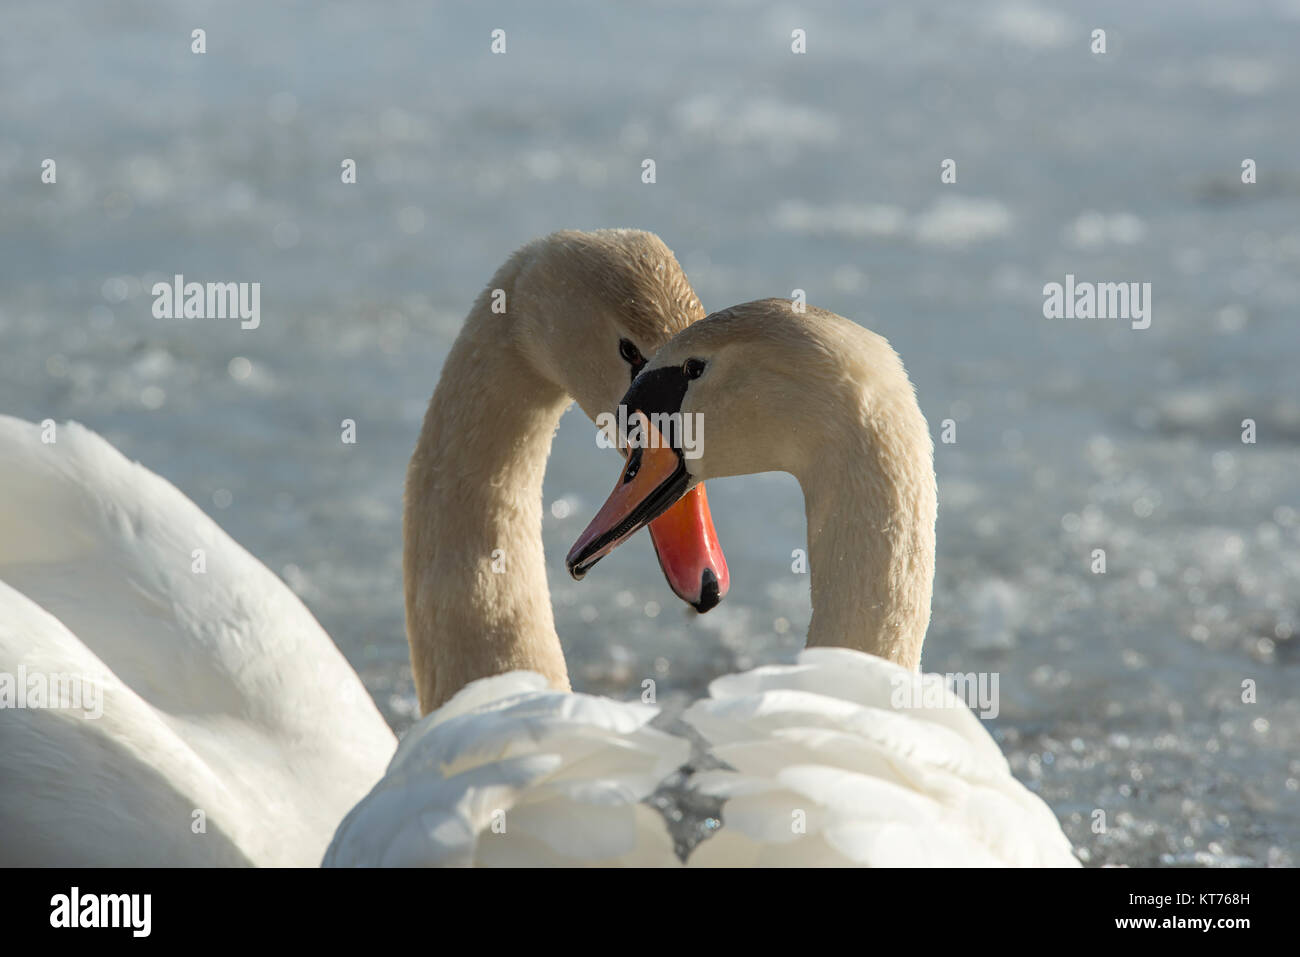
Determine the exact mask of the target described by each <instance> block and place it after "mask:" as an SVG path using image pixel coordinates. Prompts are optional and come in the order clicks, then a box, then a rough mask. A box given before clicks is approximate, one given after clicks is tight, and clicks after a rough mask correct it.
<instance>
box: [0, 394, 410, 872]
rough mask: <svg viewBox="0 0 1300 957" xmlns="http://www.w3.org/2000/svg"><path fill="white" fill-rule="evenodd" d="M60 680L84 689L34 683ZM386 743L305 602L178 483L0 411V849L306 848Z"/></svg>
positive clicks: (83, 439)
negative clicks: (62, 694)
mask: <svg viewBox="0 0 1300 957" xmlns="http://www.w3.org/2000/svg"><path fill="white" fill-rule="evenodd" d="M196 553H198V554H196ZM204 567H206V570H205V571H199V569H203V568H204ZM51 681H57V682H59V683H61V684H63V686H64V687H65V688H66V689H67V692H68V695H69V698H68V699H64V700H62V701H60V702H59V704H68V703H70V700H75V699H72V697H71V696H72V695H76V696H77V697H79V698H80V701H79V702H78V703H79V704H80V705H81V707H78V708H75V709H73V708H67V707H52V706H51V705H54V704H55V702H53V701H49V700H44V701H41V702H40V704H41V705H43V706H39V707H38V706H35V705H36V704H37V702H35V701H32V700H28V701H25V702H24V701H23V700H22V699H23V698H24V697H26V696H27V693H28V692H29V691H36V690H38V689H41V688H43V687H45V686H47V685H48V684H49V683H50V682H51ZM18 683H21V685H22V690H21V697H20V692H19V689H18V688H17V687H15V685H16V684H18ZM6 691H7V692H8V694H9V698H8V700H6V698H5V693H6ZM96 696H100V697H98V698H96ZM92 702H93V703H92ZM24 703H25V704H27V705H28V706H27V707H17V706H16V705H21V704H24ZM88 705H89V706H88ZM96 711H100V712H102V713H101V714H100V715H99V716H98V717H95V716H94V713H95V712H96ZM88 715H90V716H88ZM395 744H396V740H395V738H394V737H393V733H392V731H390V730H389V729H388V726H387V724H385V723H384V720H383V718H382V717H380V714H379V711H378V710H377V709H376V708H375V705H374V703H373V702H372V701H371V700H370V696H369V695H368V694H367V693H366V690H365V688H364V687H363V686H362V684H361V681H360V680H359V679H358V678H357V676H356V673H355V672H354V671H353V670H352V669H351V668H350V667H349V666H348V663H347V661H346V660H345V659H344V658H343V656H342V655H341V654H340V653H339V651H338V649H337V648H336V647H335V646H334V643H333V642H332V641H330V638H329V636H328V635H327V634H325V632H324V631H323V630H322V629H321V627H320V625H318V624H317V623H316V620H315V619H314V618H313V617H312V616H311V613H310V612H308V611H307V609H306V608H305V607H304V606H303V604H302V602H300V601H299V600H298V599H297V597H296V596H295V595H294V594H293V592H291V591H290V590H289V589H288V588H286V587H285V586H284V584H283V583H282V582H280V580H279V579H278V578H276V577H275V575H273V574H272V573H271V572H270V571H269V570H268V569H267V568H266V567H265V566H264V565H263V564H262V563H261V562H259V561H258V560H257V559H255V558H254V557H253V556H252V555H250V554H249V553H248V552H246V551H245V550H244V549H242V548H241V547H240V546H239V545H238V544H236V543H235V542H234V540H233V539H231V538H230V536H228V535H227V534H226V533H225V532H223V531H222V530H221V529H220V528H219V527H218V526H217V525H216V523H215V522H213V521H212V520H211V519H209V518H208V517H207V516H206V515H205V514H204V513H203V512H202V511H201V510H200V509H199V508H198V506H196V505H195V504H194V503H193V502H191V501H190V500H189V499H187V498H186V497H185V496H184V495H182V494H181V492H180V491H179V490H177V489H176V488H175V486H173V485H171V484H170V483H169V482H167V481H166V480H164V479H162V478H160V477H159V476H157V475H155V474H154V473H152V472H150V471H149V470H148V469H146V468H144V467H143V466H141V465H138V464H135V463H132V462H129V461H127V459H126V458H124V457H123V456H122V455H121V453H119V452H118V451H117V450H116V449H114V448H113V447H112V446H111V445H109V444H108V443H107V442H105V441H104V440H103V439H102V438H100V437H99V436H97V435H95V434H94V433H93V432H90V431H89V430H87V429H84V428H82V427H81V426H79V425H76V424H74V423H67V424H63V425H59V426H57V427H56V426H54V424H53V423H48V425H47V426H45V427H42V426H38V425H33V424H29V423H27V422H22V421H20V420H18V419H13V418H10V417H7V416H5V417H0V834H3V835H4V839H3V841H0V864H5V865H95V866H136V865H226V864H268V865H277V864H307V863H312V862H313V856H314V855H318V854H319V853H320V852H321V850H322V849H323V848H324V846H325V844H326V843H327V842H328V840H329V835H330V833H331V830H332V829H333V827H334V826H335V825H336V823H337V821H338V820H339V819H340V818H341V817H342V815H343V814H344V813H345V812H346V810H347V808H348V807H349V806H350V805H351V804H352V803H354V802H355V801H356V800H357V798H358V797H360V796H361V795H362V794H364V793H365V791H366V788H367V787H369V786H370V785H371V784H372V783H373V782H374V781H375V779H376V778H377V777H378V776H379V775H380V774H382V773H383V769H384V764H385V762H386V761H387V760H388V758H389V756H390V755H391V754H392V752H393V748H394V746H395Z"/></svg>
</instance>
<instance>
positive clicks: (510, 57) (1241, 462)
mask: <svg viewBox="0 0 1300 957" xmlns="http://www.w3.org/2000/svg"><path fill="white" fill-rule="evenodd" d="M546 6H547V11H546V12H545V13H543V12H542V11H541V10H540V7H541V5H540V4H534V3H528V2H521V3H517V4H504V5H489V4H475V5H472V6H471V5H469V4H465V5H459V4H446V5H441V6H439V7H437V8H435V9H430V5H428V4H423V3H418V4H417V3H391V4H382V5H376V4H351V5H342V4H321V3H284V4H276V5H269V4H261V3H253V2H226V3H221V4H215V3H213V4H167V5H165V9H163V5H155V4H146V3H129V2H119V3H110V4H91V3H59V2H52V0H47V2H42V3H10V4H6V6H5V9H4V12H3V14H0V23H2V26H3V29H0V342H3V348H2V349H0V410H3V411H4V412H8V413H13V414H17V415H20V416H23V417H26V418H28V419H34V420H39V419H43V418H46V417H52V418H56V419H63V418H75V419H78V420H80V421H82V422H84V423H86V424H87V425H89V426H91V427H92V428H94V429H96V430H98V431H100V432H102V433H104V434H105V435H106V436H107V437H108V438H109V439H110V440H111V441H113V442H114V443H115V444H116V445H117V446H118V447H119V448H121V449H123V450H124V451H125V452H126V453H127V454H128V455H130V456H132V457H135V458H138V459H139V460H140V461H142V462H144V463H145V464H146V465H148V466H149V467H150V468H152V469H154V470H155V471H157V472H159V473H161V474H162V475H164V476H166V477H167V478H169V479H170V480H172V481H173V482H175V483H176V484H177V485H178V486H179V487H180V488H181V489H182V490H183V491H185V492H186V493H187V494H188V495H190V496H191V497H192V498H194V499H195V501H197V502H199V503H200V504H201V505H202V506H203V507H204V508H205V509H207V511H208V512H209V513H210V514H211V515H212V516H213V517H214V518H215V519H216V520H217V521H218V522H220V523H221V524H222V525H223V526H224V527H225V528H226V529H227V530H228V531H230V532H231V534H233V535H234V536H235V538H236V539H237V540H239V541H240V542H242V543H243V544H244V545H245V546H246V547H248V548H249V549H250V550H251V551H252V552H253V553H254V554H256V555H257V556H259V557H260V558H261V559H262V560H264V561H265V562H266V563H267V564H268V565H269V566H270V567H271V568H272V569H274V570H276V571H277V572H278V573H279V574H281V575H282V576H283V578H284V579H285V581H286V582H288V584H289V585H290V586H291V587H293V588H294V589H295V590H296V591H297V592H298V593H299V594H300V595H301V596H302V597H303V599H304V600H305V601H306V602H307V604H308V605H309V607H310V608H311V609H312V611H313V612H314V613H315V614H316V615H317V616H318V617H319V618H320V620H321V621H322V623H323V624H324V625H325V627H326V628H327V629H328V631H329V632H330V634H331V635H333V636H334V638H335V640H336V641H337V642H338V643H339V645H340V646H341V647H342V648H343V650H344V651H345V652H346V654H347V655H348V657H349V658H350V660H351V661H352V662H353V663H354V664H355V665H356V667H357V668H358V669H359V671H360V673H361V675H362V676H363V678H364V680H365V682H366V685H367V687H368V688H369V689H370V690H371V692H372V693H373V694H374V696H375V699H376V700H377V702H378V703H379V705H380V707H381V708H382V709H383V711H384V713H385V715H386V716H387V717H388V718H389V720H390V721H391V722H392V723H393V725H394V727H395V728H397V729H399V730H401V729H404V728H405V727H407V726H409V724H410V722H411V720H412V715H413V711H414V698H413V692H412V685H411V678H410V673H409V668H408V665H407V660H406V647H405V642H404V638H403V630H402V612H401V608H402V601H401V582H400V522H399V519H400V507H401V505H400V496H401V487H402V479H403V474H404V468H405V464H406V458H407V456H408V455H409V454H410V451H411V448H412V446H413V443H414V440H415V435H416V431H417V428H418V425H419V422H420V419H421V416H422V414H423V410H424V406H425V403H426V402H427V399H428V396H429V394H430V392H431V391H432V389H433V386H434V383H435V381H436V380H437V376H438V373H439V369H440V367H441V363H442V360H443V357H444V356H445V355H446V352H447V349H448V347H449V345H450V343H451V340H452V338H453V336H454V334H455V332H456V330H457V328H458V326H459V323H460V321H461V319H462V317H463V316H464V313H465V311H466V309H467V308H468V306H469V304H470V302H471V301H472V299H473V298H474V296H475V295H476V294H477V292H478V291H479V289H480V288H481V287H482V285H483V284H484V283H485V282H486V281H487V279H488V278H489V277H490V276H491V274H492V272H493V270H494V269H495V268H496V266H497V265H498V264H499V263H500V262H501V261H502V260H503V259H504V258H505V256H506V255H507V254H508V253H509V252H510V251H511V250H512V249H514V248H515V247H516V246H518V245H520V244H522V243H523V242H525V241H527V240H528V239H530V238H532V237H535V236H538V235H541V234H544V233H547V232H550V231H551V230H553V229H557V228H562V227H576V228H594V227H599V226H615V225H617V226H637V227H641V228H645V229H651V230H654V231H656V232H658V233H659V234H660V235H662V236H663V237H664V239H665V240H666V241H667V242H668V244H669V245H670V246H672V247H673V249H674V250H675V251H676V253H677V255H678V257H679V259H680V260H681V262H682V264H683V265H684V267H685V269H686V271H687V274H688V275H689V276H690V278H691V280H692V281H693V283H694V284H695V287H696V290H697V291H698V292H699V294H700V296H701V298H702V299H703V301H704V303H705V305H706V307H710V308H720V307H722V306H724V305H727V304H730V303H732V302H736V301H743V300H749V299H755V298H760V297H763V296H772V295H785V296H788V295H790V294H791V291H792V290H794V289H796V288H798V289H803V290H806V291H807V295H808V298H809V301H810V302H812V303H814V304H817V305H820V306H823V307H825V308H829V309H832V310H835V311H837V312H840V313H842V314H844V315H847V316H849V317H851V318H853V319H855V320H856V321H858V322H861V323H862V324H864V325H867V326H868V327H870V328H872V329H874V330H876V331H878V332H880V333H882V334H884V335H885V336H886V337H888V339H889V340H890V342H891V343H893V345H894V346H895V347H896V348H897V349H898V351H899V352H900V353H901V354H902V356H903V358H904V361H905V362H906V364H907V367H908V370H909V372H910V374H911V376H912V379H913V381H914V382H915V383H916V385H917V389H918V392H919V396H920V401H921V405H922V408H923V409H924V411H925V414H926V416H927V418H928V419H929V421H930V423H931V426H932V429H933V431H934V433H935V435H936V438H939V434H940V429H941V423H942V422H943V420H945V419H951V420H953V422H954V423H955V427H956V442H955V443H953V444H944V443H940V444H939V445H938V446H937V453H936V459H937V460H936V465H937V468H938V472H939V492H940V519H939V559H938V569H939V572H938V581H937V587H936V591H935V603H934V620H933V624H932V627H931V630H930V634H929V637H928V639H927V644H926V653H925V667H926V669H927V670H930V671H940V672H996V673H998V675H999V676H1000V692H1001V695H1000V713H999V715H998V717H997V718H996V719H995V720H992V721H991V722H990V724H991V728H992V730H993V731H994V733H995V734H996V735H997V737H998V739H999V742H1000V744H1001V745H1002V747H1003V749H1004V751H1005V752H1006V753H1007V755H1008V757H1009V759H1010V761H1011V763H1012V766H1013V768H1014V770H1015V772H1016V773H1017V775H1019V776H1020V777H1021V778H1022V779H1023V780H1024V781H1025V782H1026V783H1027V784H1028V785H1029V786H1030V787H1031V788H1034V789H1035V790H1037V791H1038V792H1039V793H1041V794H1042V795H1043V796H1044V797H1045V798H1046V799H1047V801H1048V802H1049V803H1050V804H1051V805H1052V807H1053V809H1054V810H1055V811H1056V813H1057V815H1058V816H1059V817H1060V818H1061V820H1062V822H1063V824H1064V827H1065V829H1066V831H1067V832H1068V834H1069V835H1070V837H1071V839H1072V840H1073V841H1074V843H1075V845H1076V847H1078V848H1079V849H1080V854H1081V856H1082V857H1083V858H1084V859H1085V860H1086V861H1087V862H1089V863H1091V864H1127V865H1158V864H1179V865H1264V864H1275V865H1292V864H1294V863H1295V862H1296V861H1295V858H1296V854H1297V840H1298V838H1300V748H1298V745H1300V704H1298V703H1297V699H1296V696H1295V694H1294V693H1293V691H1294V688H1295V687H1296V686H1297V683H1300V653H1298V651H1297V649H1298V648H1300V638H1297V633H1298V632H1300V599H1298V598H1297V588H1296V581H1297V578H1298V577H1300V456H1298V454H1297V453H1298V452H1300V389H1298V388H1297V380H1296V362H1297V358H1298V354H1300V349H1298V346H1300V332H1298V331H1297V319H1298V317H1297V307H1296V303H1297V301H1298V300H1300V116H1298V115H1297V108H1296V103H1297V102H1298V101H1300V60H1297V58H1296V55H1295V51H1296V50H1297V49H1300V3H1297V2H1294V0H1292V2H1276V3H1275V2H1258V0H1234V2H1232V3H1222V4H1208V3H1207V4H1189V3H1182V2H1148V3H1141V4H1134V3H1131V2H1129V0H1125V2H1122V3H1111V2H1103V3H1090V4H1088V5H1087V6H1086V7H1085V6H1083V5H1078V6H1048V5H1046V4H1027V3H998V2H995V3H984V2H950V3H937V4H936V3H918V4H908V5H893V6H894V7H895V9H888V8H885V9H876V8H871V9H866V10H864V9H859V8H858V7H859V6H860V5H852V6H850V5H844V6H845V7H848V9H835V8H833V7H831V6H827V5H821V4H811V5H805V6H801V5H798V4H773V5H767V4H745V3H735V4H727V5H720V6H712V5H710V6H708V7H705V8H702V7H701V5H698V4H688V3H682V4H670V5H663V6H661V5H656V4H637V5H626V6H624V5H620V6H619V7H618V8H617V9H614V8H612V6H611V5H602V4H595V3H593V4H590V5H577V4H569V5H564V4H561V5H553V4H548V5H546ZM196 27H202V28H204V29H206V31H207V53H206V54H204V55H202V56H198V55H194V54H192V53H191V52H190V31H191V30H192V29H194V28H196ZM1097 27H1102V28H1105V29H1106V31H1107V47H1108V49H1107V52H1106V54H1104V55H1095V54H1093V53H1091V52H1090V50H1089V43H1090V41H1089V35H1090V33H1091V31H1092V30H1093V29H1094V28H1097ZM494 28H502V29H504V30H506V36H507V53H506V54H505V55H504V56H493V55H491V54H490V52H489V44H490V37H489V34H490V31H491V30H492V29H494ZM795 28H801V29H804V30H806V31H807V37H808V40H807V45H808V52H807V54H805V55H802V56H796V55H793V54H792V53H791V52H790V42H791V41H790V34H791V30H793V29H795ZM47 157H49V158H53V159H55V160H56V162H57V164H58V165H57V177H58V180H57V184H55V185H52V186H51V185H43V184H42V183H41V182H40V167H41V162H42V160H43V159H45V158H47ZM345 157H348V158H353V159H355V160H356V163H357V168H358V183H357V184H356V185H355V186H344V185H342V184H341V183H340V175H339V174H340V162H341V161H342V159H343V158H345ZM647 157H649V158H653V159H655V161H656V164H657V182H656V183H655V184H653V185H646V184H643V183H642V182H641V163H642V160H643V159H644V158H647ZM947 158H951V159H954V160H955V161H956V170H957V182H956V183H954V184H949V185H944V184H941V183H940V181H939V168H940V163H941V162H942V161H943V160H944V159H947ZM1245 158H1252V159H1254V160H1255V161H1256V163H1257V168H1258V182H1257V183H1256V184H1254V185H1243V184H1242V182H1241V177H1240V171H1241V163H1242V160H1243V159H1245ZM177 272H180V273H184V274H185V275H186V276H187V277H189V278H192V279H197V280H200V281H208V280H212V281H217V280H232V281H247V282H261V283H262V323H261V327H260V328H258V329H257V330H251V331H241V330H240V329H238V328H237V327H236V326H235V325H234V324H233V323H220V322H217V323H199V322H194V321H192V322H183V321H171V320H156V319H154V318H152V316H151V305H152V297H151V296H150V294H149V288H150V286H151V285H152V283H153V282H154V281H156V280H157V279H160V278H163V277H170V276H171V275H172V274H173V273H177ZM1067 273H1069V274H1073V275H1075V276H1076V277H1077V278H1078V279H1079V280H1088V281H1097V282H1101V281H1140V282H1150V283H1151V284H1152V290H1153V292H1152V299H1153V314H1152V322H1151V326H1150V328H1149V329H1146V330H1134V329H1131V328H1130V327H1129V324H1128V323H1126V322H1121V321H1108V320H1047V319H1045V318H1044V317H1043V313H1042V306H1043V293H1042V287H1043V285H1044V284H1045V283H1049V282H1063V281H1064V279H1065V276H1066V274H1067ZM345 418H352V419H354V420H355V421H356V422H357V427H358V443H357V445H356V446H354V447H347V446H344V445H343V444H342V443H341V442H340V440H339V423H340V422H341V420H343V419H345ZM1246 418H1249V419H1253V420H1254V422H1255V424H1256V432H1257V441H1256V442H1255V443H1254V444H1245V443H1243V442H1242V439H1241V435H1242V425H1241V423H1242V420H1243V419H1246ZM592 434H593V433H592V428H591V426H590V425H589V423H588V422H587V421H586V419H585V418H584V417H582V416H581V414H580V413H578V412H576V411H571V412H570V413H569V414H568V415H567V416H566V418H565V420H564V423H563V426H562V428H561V429H560V431H559V434H558V436H557V438H556V441H555V448H554V454H553V456H552V461H551V465H550V469H549V471H548V474H547V482H546V503H547V506H548V508H547V517H546V526H545V535H546V544H547V549H548V560H549V573H550V579H551V587H552V592H553V599H554V603H555V607H556V618H557V625H558V628H559V631H560V634H561V636H563V638H564V641H565V650H566V652H567V654H568V657H569V660H570V662H571V670H572V673H573V678H574V683H575V686H576V687H577V688H579V689H583V690H590V691H595V692H600V693H605V694H612V695H616V696H624V697H631V696H634V695H636V694H637V693H638V692H639V689H640V682H641V680H642V679H643V678H644V677H654V678H655V679H656V680H657V682H658V688H659V693H660V700H661V702H664V703H667V704H669V705H670V706H674V707H675V706H677V705H679V704H680V703H681V702H684V701H686V700H688V699H689V698H691V697H694V696H696V695H699V694H700V693H702V692H703V690H704V689H705V687H706V685H707V682H708V681H709V680H710V679H711V678H712V677H714V676H716V675H718V674H721V673H725V672H728V671H732V670H735V669H739V668H745V667H749V666H752V665H755V664H758V663H764V662H773V661H784V660H789V659H790V658H791V657H793V655H794V654H795V653H796V652H797V650H798V648H799V647H800V644H801V641H802V636H803V634H804V631H805V628H806V626H807V621H808V615H809V605H808V581H807V576H806V575H801V574H796V573H794V572H792V570H791V552H792V550H793V549H795V548H799V547H801V546H802V544H803V536H804V521H803V512H802V500H801V498H800V495H799V489H798V486H797V485H796V483H795V482H794V481H793V479H791V478H790V477H789V476H784V475H764V476H753V477H747V478H742V479H732V480H729V481H726V482H717V483H713V485H712V486H711V488H710V491H711V497H710V500H711V502H712V504H713V508H714V515H715V519H716V521H717V524H718V528H719V533H720V535H721V537H722V541H723V544H724V546H725V547H726V550H727V554H728V557H729V559H730V563H731V570H732V575H733V587H732V592H731V595H730V597H729V598H728V600H727V601H726V602H725V603H724V605H723V606H722V607H720V608H718V609H717V610H715V611H713V612H711V613H710V614H708V615H707V616H704V617H696V616H694V615H692V614H688V612H687V611H686V610H685V609H684V607H683V606H680V604H679V603H677V602H676V600H675V599H673V597H672V595H671V594H670V593H669V592H668V591H667V589H666V588H665V587H664V585H663V582H662V578H661V577H660V575H659V573H658V570H657V567H656V565H655V562H654V558H653V555H652V553H651V551H650V548H649V546H648V544H644V543H633V544H631V545H629V546H628V547H626V548H624V549H623V550H622V551H621V552H620V553H619V554H618V555H616V556H615V557H614V558H611V559H609V560H607V561H605V562H604V563H602V564H601V566H600V567H599V569H598V570H597V571H596V572H594V573H593V574H592V575H591V576H589V577H588V579H587V580H586V581H584V582H583V583H581V584H576V583H574V582H572V581H570V580H569V579H568V577H567V576H566V575H565V573H564V569H563V556H564V553H565V550H566V549H567V547H568V546H569V544H570V543H571V542H572V540H573V539H574V538H575V536H576V535H577V533H578V532H579V531H580V530H581V528H582V527H583V525H584V524H585V523H586V521H587V520H588V518H589V517H590V514H591V513H592V511H593V510H594V509H595V507H596V506H597V505H598V504H599V502H600V501H601V500H602V499H603V497H604V495H605V494H606V492H607V491H608V489H609V487H610V486H611V484H612V482H613V480H614V477H615V473H616V471H617V461H616V459H614V458H612V457H611V453H609V452H601V451H599V450H597V449H596V447H595V443H594V442H593V439H592ZM1097 548H1102V549H1105V552H1106V560H1107V569H1106V573H1105V574H1094V573H1093V571H1092V562H1093V558H1092V555H1093V550H1094V549H1097ZM1247 681H1249V682H1253V684H1254V688H1255V689H1256V690H1255V694H1256V701H1255V702H1254V703H1244V702H1243V700H1242V699H1243V682H1247ZM1097 811H1101V812H1104V817H1105V822H1106V829H1105V831H1104V833H1094V829H1093V826H1092V824H1093V821H1094V820H1095V819H1096V817H1097V816H1096V812H1097Z"/></svg>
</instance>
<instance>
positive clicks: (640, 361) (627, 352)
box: [618, 339, 645, 371]
mask: <svg viewBox="0 0 1300 957" xmlns="http://www.w3.org/2000/svg"><path fill="white" fill-rule="evenodd" d="M618 354H619V355H620V356H622V357H623V361H625V362H627V363H628V364H629V365H630V366H632V369H633V371H635V370H637V369H639V368H641V367H642V366H643V365H645V359H644V357H642V355H641V350H640V349H638V348H637V347H636V346H635V345H633V344H632V342H631V341H630V340H628V339H620V340H618Z"/></svg>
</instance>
